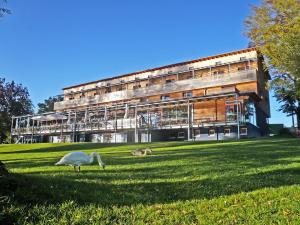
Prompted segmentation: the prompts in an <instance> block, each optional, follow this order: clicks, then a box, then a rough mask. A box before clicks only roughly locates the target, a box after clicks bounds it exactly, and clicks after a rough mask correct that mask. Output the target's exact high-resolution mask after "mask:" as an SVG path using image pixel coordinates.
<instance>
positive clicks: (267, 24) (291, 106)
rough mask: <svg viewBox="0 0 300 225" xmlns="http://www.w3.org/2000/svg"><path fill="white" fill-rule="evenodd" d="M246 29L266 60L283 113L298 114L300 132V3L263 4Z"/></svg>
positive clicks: (283, 0) (270, 1) (272, 0)
mask: <svg viewBox="0 0 300 225" xmlns="http://www.w3.org/2000/svg"><path fill="white" fill-rule="evenodd" d="M245 25H246V27H247V33H246V34H247V36H248V37H249V38H250V39H251V41H252V42H253V43H255V45H256V46H257V47H258V48H259V50H260V52H261V53H262V54H263V55H264V56H265V58H266V67H267V68H268V69H269V71H270V72H271V74H272V80H271V82H270V87H271V88H273V89H274V92H275V97H276V98H277V100H278V101H279V102H281V103H282V104H283V106H282V107H281V108H280V110H281V111H283V112H285V113H287V114H288V115H293V114H296V115H297V123H298V128H300V105H299V102H300V88H299V87H300V1H299V0H263V1H262V4H261V5H260V6H253V10H252V15H251V16H249V17H248V18H247V19H246V21H245Z"/></svg>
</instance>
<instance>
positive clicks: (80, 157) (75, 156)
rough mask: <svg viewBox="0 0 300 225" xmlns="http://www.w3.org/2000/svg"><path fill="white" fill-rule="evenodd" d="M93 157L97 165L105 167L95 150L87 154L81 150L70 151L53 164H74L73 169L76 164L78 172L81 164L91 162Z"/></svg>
mask: <svg viewBox="0 0 300 225" xmlns="http://www.w3.org/2000/svg"><path fill="white" fill-rule="evenodd" d="M95 158H97V160H98V164H99V166H100V167H102V168H103V169H105V164H104V163H103V162H102V160H101V157H100V155H99V154H98V153H97V152H93V153H91V154H90V155H87V154H85V153H83V152H71V153H68V154H67V155H65V156H64V157H62V158H61V159H60V160H59V161H58V162H57V163H55V165H56V166H58V165H70V166H74V170H75V171H76V166H77V167H78V170H77V171H78V172H79V171H80V166H81V165H88V164H92V163H93V162H94V159H95Z"/></svg>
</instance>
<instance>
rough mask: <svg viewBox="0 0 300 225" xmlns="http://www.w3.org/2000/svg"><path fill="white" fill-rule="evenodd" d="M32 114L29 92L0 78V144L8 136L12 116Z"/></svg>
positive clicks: (19, 85)
mask: <svg viewBox="0 0 300 225" xmlns="http://www.w3.org/2000/svg"><path fill="white" fill-rule="evenodd" d="M32 112H33V105H32V102H31V100H30V98H29V92H28V89H27V88H26V87H24V86H23V85H22V84H16V83H15V82H14V81H12V82H5V78H0V142H1V143H2V142H3V141H5V139H6V138H7V137H8V136H9V132H10V128H11V118H12V116H20V115H24V114H29V113H32Z"/></svg>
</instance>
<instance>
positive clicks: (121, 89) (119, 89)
mask: <svg viewBox="0 0 300 225" xmlns="http://www.w3.org/2000/svg"><path fill="white" fill-rule="evenodd" d="M123 90H125V88H124V87H123V86H120V87H117V91H123Z"/></svg>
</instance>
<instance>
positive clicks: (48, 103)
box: [38, 95, 63, 113]
mask: <svg viewBox="0 0 300 225" xmlns="http://www.w3.org/2000/svg"><path fill="white" fill-rule="evenodd" d="M62 100H63V97H62V96H60V95H58V96H54V97H49V98H48V99H45V100H44V102H43V103H38V113H46V112H51V111H53V110H54V102H57V101H62Z"/></svg>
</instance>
